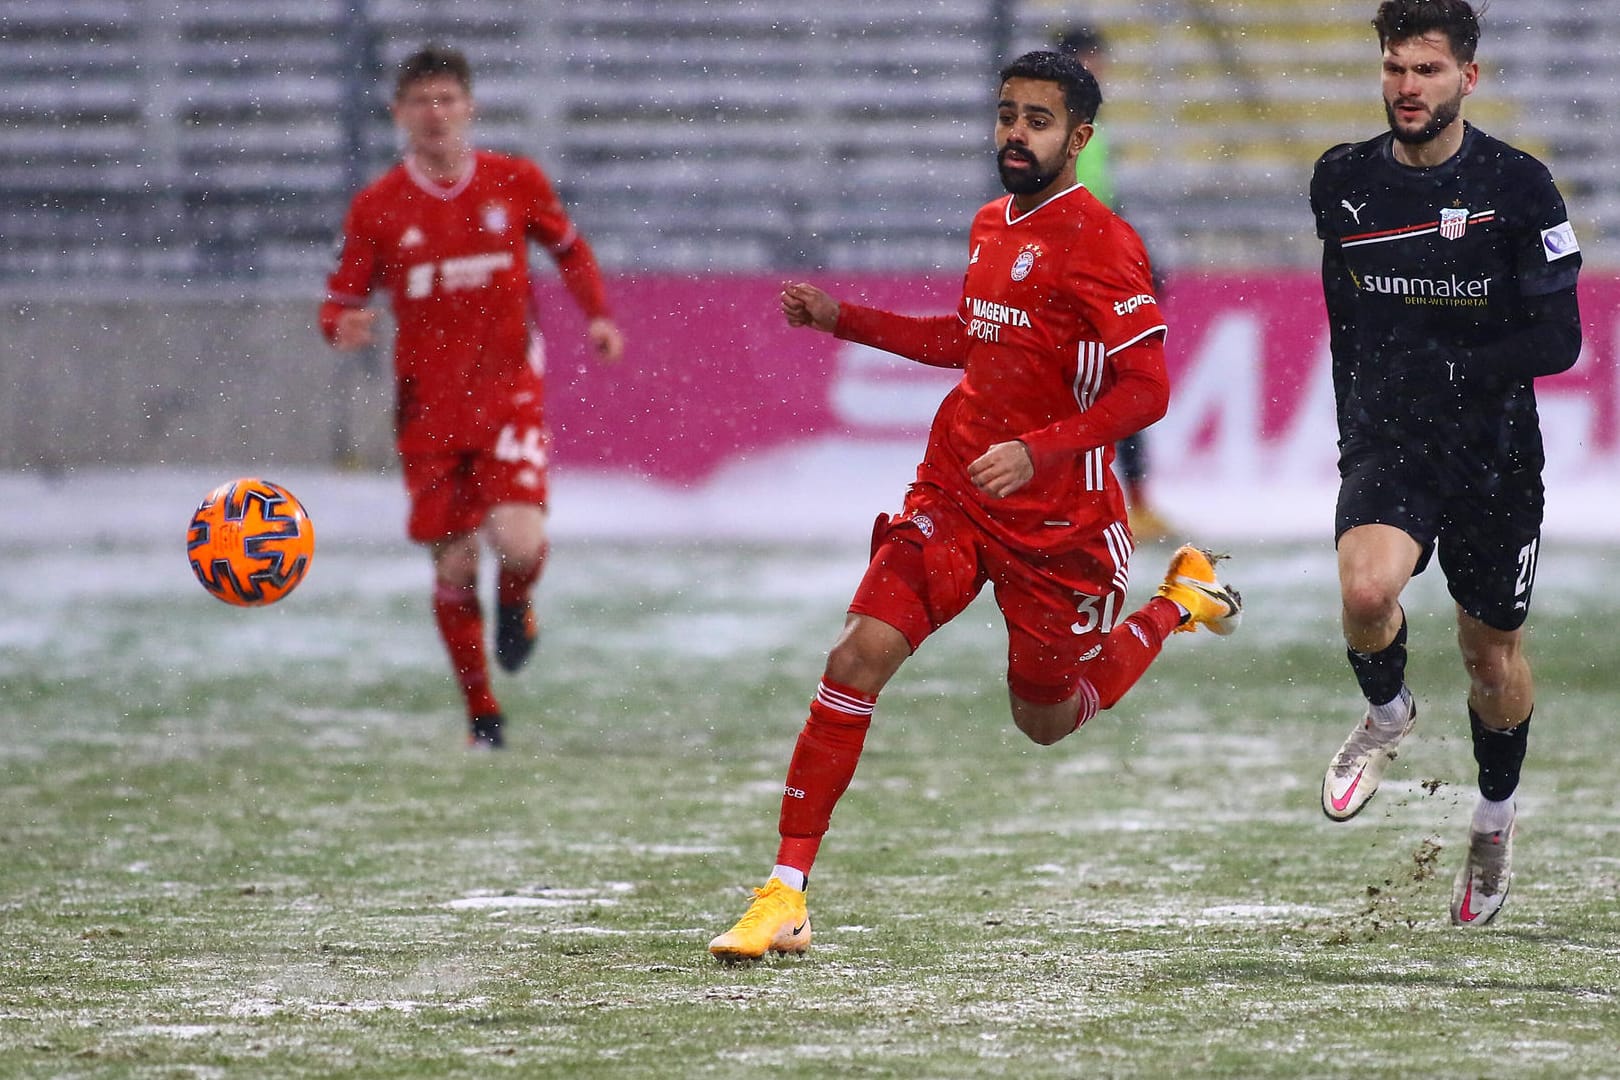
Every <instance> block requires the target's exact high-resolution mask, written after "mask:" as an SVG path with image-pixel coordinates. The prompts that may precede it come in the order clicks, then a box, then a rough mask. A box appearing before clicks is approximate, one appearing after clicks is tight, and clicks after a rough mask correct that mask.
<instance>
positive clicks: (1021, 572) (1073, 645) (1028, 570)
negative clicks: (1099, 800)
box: [849, 488, 1131, 705]
mask: <svg viewBox="0 0 1620 1080" xmlns="http://www.w3.org/2000/svg"><path fill="white" fill-rule="evenodd" d="M1130 553H1131V541H1130V534H1129V532H1128V530H1126V528H1125V527H1124V525H1123V523H1111V524H1108V525H1107V526H1106V527H1101V528H1099V529H1098V530H1097V534H1096V538H1095V539H1094V540H1092V541H1091V542H1090V543H1088V544H1087V546H1086V547H1084V548H1081V549H1078V550H1075V551H1066V552H1063V553H1062V554H1058V555H1032V554H1030V553H1028V552H1020V551H1016V550H1014V549H1013V548H1010V547H1008V546H1007V545H1006V544H1004V543H1002V542H1001V541H1000V540H997V539H996V538H995V537H993V536H990V535H989V534H988V533H986V532H985V531H984V530H983V529H981V528H980V527H979V526H978V525H977V524H975V523H974V521H973V520H972V519H971V518H969V517H968V516H967V515H966V514H965V513H963V512H962V511H961V510H960V509H959V508H958V507H957V506H956V504H955V503H953V502H952V501H951V500H950V499H948V498H946V497H945V496H944V495H943V494H941V493H940V492H938V491H936V490H934V489H931V488H913V489H912V490H911V491H910V492H909V493H908V494H907V495H906V504H905V510H904V512H903V513H902V514H901V515H900V516H899V517H898V518H894V519H890V518H889V517H888V516H887V515H884V516H882V517H879V518H878V523H877V526H876V528H874V530H873V532H872V561H871V563H870V564H868V566H867V568H866V576H865V577H863V578H862V579H861V584H860V587H859V588H857V589H856V590H855V599H854V600H853V601H851V602H850V605H849V610H850V611H852V612H854V613H855V614H857V615H867V616H870V617H872V618H874V619H878V620H880V621H882V622H885V623H888V624H889V625H890V626H892V627H894V628H895V629H896V630H899V631H900V632H901V633H902V634H904V635H905V637H906V640H907V641H908V642H910V644H911V647H912V649H913V650H915V649H916V648H917V647H918V646H920V645H921V644H922V643H923V641H924V640H926V639H927V637H928V636H929V635H930V634H932V633H933V632H934V631H935V630H938V629H939V628H940V627H942V626H944V625H945V624H946V623H948V622H950V621H951V620H952V619H953V618H955V617H956V616H957V615H960V614H961V613H962V611H963V610H964V609H965V608H966V607H967V606H968V604H969V603H971V602H972V601H973V598H974V597H975V596H977V595H978V594H979V590H980V589H982V588H983V587H984V586H985V584H986V583H987V582H988V583H989V584H991V585H992V586H994V588H995V595H996V606H997V607H999V608H1000V609H1001V615H1002V618H1003V619H1004V620H1005V621H1006V624H1007V684H1008V686H1009V688H1010V689H1011V690H1012V692H1013V693H1014V694H1016V695H1018V696H1019V697H1020V698H1022V699H1023V700H1025V701H1029V702H1033V703H1035V704H1040V705H1052V704H1057V703H1058V702H1061V701H1067V700H1068V699H1069V698H1071V697H1073V696H1074V693H1075V691H1076V690H1077V689H1078V688H1079V685H1080V669H1081V665H1082V664H1083V663H1084V662H1085V661H1086V660H1088V659H1090V658H1091V657H1092V656H1093V655H1095V654H1096V653H1097V651H1098V650H1100V649H1101V648H1102V644H1103V635H1104V634H1106V633H1108V632H1109V631H1110V630H1112V629H1113V626H1114V622H1115V621H1116V620H1117V619H1120V618H1122V617H1123V616H1124V614H1125V613H1124V612H1122V611H1121V607H1122V606H1123V604H1124V602H1125V589H1126V585H1127V584H1128V571H1127V566H1128V564H1129V561H1130Z"/></svg>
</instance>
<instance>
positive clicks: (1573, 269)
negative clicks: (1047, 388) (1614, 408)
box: [1311, 0, 1581, 926]
mask: <svg viewBox="0 0 1620 1080" xmlns="http://www.w3.org/2000/svg"><path fill="white" fill-rule="evenodd" d="M1372 25H1373V27H1374V28H1375V29H1376V30H1377V31H1378V44H1379V46H1380V48H1381V49H1382V52H1383V59H1382V63H1381V68H1382V71H1383V76H1382V92H1383V99H1384V111H1385V115H1386V117H1387V118H1388V122H1389V130H1388V131H1386V132H1384V133H1383V134H1382V135H1379V136H1378V137H1376V138H1373V139H1368V140H1367V141H1365V142H1359V143H1343V144H1341V145H1339V146H1335V147H1334V148H1333V149H1331V150H1329V151H1328V152H1327V153H1325V154H1323V155H1322V157H1321V158H1320V159H1319V160H1318V161H1317V163H1316V171H1315V174H1314V175H1313V176H1312V177H1311V210H1312V212H1313V213H1314V214H1315V215H1316V230H1317V235H1319V236H1320V237H1321V238H1322V291H1323V293H1324V294H1325V296H1326V299H1327V312H1328V331H1329V338H1330V342H1331V346H1332V353H1333V389H1334V394H1335V396H1336V398H1337V405H1338V418H1339V475H1340V478H1341V480H1340V486H1339V501H1338V506H1337V509H1336V511H1335V514H1334V519H1335V520H1334V536H1335V541H1336V544H1337V547H1338V559H1339V591H1340V598H1341V611H1340V619H1341V622H1342V624H1343V628H1344V639H1345V645H1346V650H1347V652H1348V657H1349V661H1350V668H1351V670H1352V671H1353V672H1354V673H1355V677H1356V682H1357V683H1358V684H1359V686H1360V688H1361V691H1362V694H1363V695H1364V696H1365V697H1366V699H1367V701H1366V706H1367V707H1366V713H1365V715H1364V716H1363V717H1362V718H1361V719H1359V720H1358V721H1357V722H1356V724H1355V726H1354V727H1353V728H1352V729H1351V731H1350V736H1349V738H1347V739H1346V740H1345V741H1344V745H1343V746H1342V747H1340V749H1339V752H1338V754H1336V755H1335V756H1334V758H1333V760H1332V762H1331V763H1329V765H1328V769H1327V773H1326V775H1325V776H1324V777H1323V780H1322V812H1323V813H1325V814H1326V815H1327V816H1328V817H1329V818H1331V819H1333V820H1334V821H1347V820H1349V819H1350V818H1352V817H1355V816H1356V814H1358V813H1359V812H1360V811H1361V809H1362V808H1363V807H1364V806H1366V804H1367V800H1368V799H1370V798H1372V796H1373V793H1374V792H1375V791H1377V790H1378V784H1379V781H1380V779H1381V778H1382V777H1383V774H1384V770H1385V768H1386V767H1387V766H1388V764H1389V762H1390V761H1391V760H1393V759H1394V757H1395V754H1396V748H1397V746H1398V745H1399V744H1400V742H1401V740H1402V739H1404V738H1405V737H1406V736H1407V735H1408V734H1409V733H1410V732H1411V731H1412V727H1413V725H1414V724H1415V723H1416V721H1417V704H1416V702H1415V701H1414V700H1413V697H1412V692H1411V690H1410V689H1408V688H1407V685H1406V612H1405V610H1404V609H1403V608H1402V606H1401V593H1402V591H1403V590H1404V589H1405V588H1406V585H1407V582H1409V581H1410V580H1411V579H1412V578H1413V577H1414V576H1415V575H1417V574H1420V573H1422V572H1423V569H1424V567H1426V566H1427V565H1428V563H1429V559H1430V557H1431V556H1432V555H1434V554H1436V553H1437V552H1438V554H1439V558H1440V569H1441V572H1442V573H1444V575H1445V578H1446V586H1447V588H1448V589H1449V590H1450V592H1451V596H1452V599H1453V600H1455V601H1456V605H1457V645H1458V647H1459V649H1460V650H1461V652H1462V661H1463V667H1464V669H1465V670H1466V671H1467V673H1468V682H1469V685H1468V698H1467V702H1466V706H1467V713H1468V724H1469V729H1470V737H1471V739H1472V741H1473V747H1474V759H1475V761H1476V762H1477V764H1478V766H1479V772H1478V784H1479V799H1478V801H1477V802H1476V803H1475V806H1474V813H1473V819H1472V821H1471V823H1470V826H1469V835H1468V850H1467V853H1466V855H1465V857H1464V859H1463V864H1462V866H1461V867H1459V869H1458V872H1457V877H1456V880H1455V883H1454V885H1453V887H1452V896H1451V920H1452V922H1453V923H1455V924H1457V925H1459V926H1484V925H1485V924H1486V923H1488V922H1490V921H1491V920H1492V919H1493V918H1495V916H1496V914H1497V912H1498V911H1500V910H1501V908H1502V903H1503V901H1505V900H1506V899H1507V894H1508V886H1509V884H1510V882H1511V881H1512V872H1511V863H1510V859H1511V857H1512V853H1513V829H1514V821H1515V817H1516V813H1517V810H1516V803H1515V799H1514V793H1515V791H1517V789H1518V785H1519V772H1520V768H1521V766H1522V765H1523V763H1524V755H1525V748H1526V746H1527V740H1528V738H1529V734H1530V715H1531V713H1532V712H1533V711H1534V706H1535V686H1534V683H1533V681H1532V679H1531V674H1530V662H1529V660H1528V659H1527V658H1526V656H1525V653H1524V623H1525V620H1526V619H1527V618H1528V617H1529V614H1530V592H1531V587H1532V586H1533V585H1534V584H1535V579H1536V562H1537V557H1538V555H1539V550H1540V546H1541V515H1542V478H1541V470H1542V464H1543V453H1542V445H1541V426H1540V420H1539V418H1538V416H1537V412H1536V393H1535V389H1534V385H1533V382H1534V380H1535V379H1536V378H1537V377H1538V376H1542V375H1552V374H1555V373H1557V372H1560V371H1564V370H1566V369H1567V368H1569V367H1570V366H1571V365H1573V364H1574V363H1575V360H1576V358H1577V357H1578V356H1579V355H1580V351H1581V318H1580V308H1579V305H1578V303H1577V300H1576V294H1575V287H1576V278H1577V276H1578V274H1579V272H1580V268H1581V248H1580V244H1578V243H1577V242H1576V240H1575V231H1574V230H1573V229H1572V228H1571V227H1570V223H1569V212H1568V211H1567V210H1566V209H1565V208H1564V200H1563V197H1562V196H1561V195H1560V194H1559V193H1558V188H1557V187H1556V186H1555V185H1554V184H1553V180H1552V177H1551V176H1550V175H1549V174H1548V172H1547V168H1546V166H1544V165H1543V164H1542V163H1541V162H1539V161H1537V160H1536V159H1535V158H1533V157H1531V156H1530V155H1529V154H1526V153H1524V152H1523V151H1520V150H1517V149H1515V148H1513V147H1512V146H1509V145H1508V144H1507V143H1504V142H1501V141H1500V140H1497V139H1493V138H1491V136H1489V135H1487V134H1485V133H1484V132H1483V131H1480V130H1479V129H1478V128H1476V127H1474V126H1473V125H1472V124H1469V123H1467V122H1466V121H1465V120H1463V118H1462V110H1463V102H1464V99H1465V98H1467V97H1468V95H1470V94H1472V93H1473V92H1474V89H1475V88H1476V87H1477V86H1478V84H1479V65H1478V64H1477V63H1476V62H1475V60H1474V52H1475V48H1476V46H1477V45H1478V44H1479V20H1478V17H1477V15H1476V13H1475V11H1474V10H1473V8H1472V7H1470V6H1469V5H1468V4H1467V3H1465V2H1464V0H1387V2H1386V3H1383V4H1381V5H1379V8H1378V14H1377V17H1376V18H1375V19H1374V20H1373V24H1372Z"/></svg>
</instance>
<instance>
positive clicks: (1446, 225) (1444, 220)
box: [1440, 206, 1468, 240]
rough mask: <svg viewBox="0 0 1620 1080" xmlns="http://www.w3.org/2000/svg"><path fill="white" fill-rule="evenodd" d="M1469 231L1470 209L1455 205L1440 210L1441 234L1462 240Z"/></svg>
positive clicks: (1447, 237)
mask: <svg viewBox="0 0 1620 1080" xmlns="http://www.w3.org/2000/svg"><path fill="white" fill-rule="evenodd" d="M1467 231H1468V211H1467V210H1463V209H1457V208H1454V207H1449V206H1447V207H1443V208H1441V210H1440V235H1441V236H1443V237H1445V238H1446V239H1447V240H1460V239H1462V234H1463V233H1465V232H1467Z"/></svg>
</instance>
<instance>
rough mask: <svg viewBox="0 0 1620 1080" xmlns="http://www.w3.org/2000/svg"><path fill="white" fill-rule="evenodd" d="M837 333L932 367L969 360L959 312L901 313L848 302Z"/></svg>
mask: <svg viewBox="0 0 1620 1080" xmlns="http://www.w3.org/2000/svg"><path fill="white" fill-rule="evenodd" d="M833 336H834V337H837V338H840V339H842V340H844V341H855V342H859V343H860V344H862V345H870V346H872V347H873V348H874V349H882V350H884V351H885V352H892V353H894V354H895V355H897V356H903V357H905V358H906V359H907V360H915V361H916V362H917V363H919V364H927V365H929V366H930V367H943V368H960V367H962V366H963V365H964V364H966V363H967V335H966V334H965V333H963V331H962V320H961V319H960V318H959V317H958V316H956V315H898V314H896V313H894V312H892V311H881V310H879V309H878V308H870V307H864V306H862V305H860V304H851V303H847V302H845V303H840V304H839V305H838V323H837V325H836V326H834V327H833Z"/></svg>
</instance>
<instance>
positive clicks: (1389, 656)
mask: <svg viewBox="0 0 1620 1080" xmlns="http://www.w3.org/2000/svg"><path fill="white" fill-rule="evenodd" d="M1344 654H1345V655H1346V656H1348V657H1349V658H1350V670H1352V671H1354V672H1355V673H1356V682H1357V683H1359V684H1360V685H1361V692H1362V694H1363V695H1364V696H1365V697H1366V698H1367V700H1368V701H1370V702H1372V703H1373V704H1374V705H1383V704H1385V703H1387V702H1390V701H1393V700H1395V695H1396V694H1399V693H1400V692H1401V686H1402V685H1403V684H1405V682H1406V613H1405V612H1404V611H1403V612H1401V628H1400V629H1399V630H1397V631H1395V640H1394V641H1391V642H1390V643H1389V644H1388V645H1386V646H1384V648H1382V649H1380V650H1379V651H1378V652H1375V653H1359V652H1356V651H1355V650H1354V649H1346V650H1345V651H1344Z"/></svg>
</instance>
